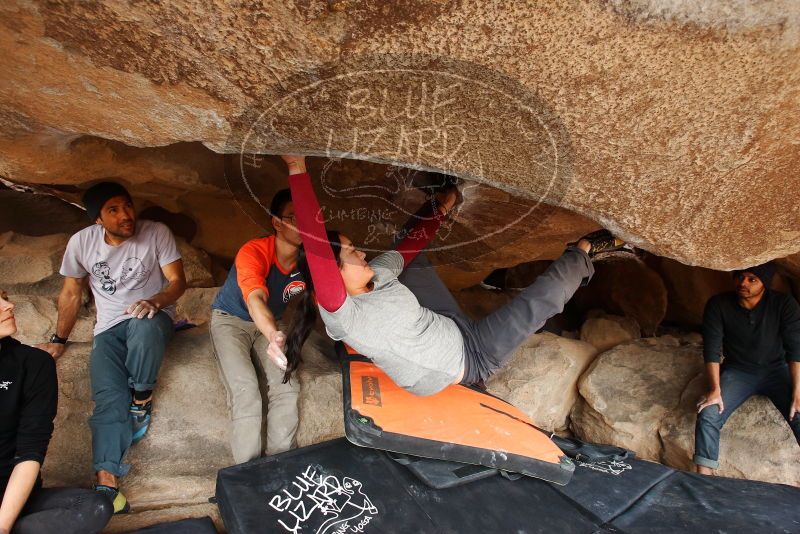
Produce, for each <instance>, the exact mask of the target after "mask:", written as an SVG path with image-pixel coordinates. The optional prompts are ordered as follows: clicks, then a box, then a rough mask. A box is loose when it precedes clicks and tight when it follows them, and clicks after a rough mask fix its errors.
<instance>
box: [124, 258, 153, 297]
mask: <svg viewBox="0 0 800 534" xmlns="http://www.w3.org/2000/svg"><path fill="white" fill-rule="evenodd" d="M148 278H150V270H149V269H146V268H145V266H144V264H143V263H142V260H140V259H139V258H128V259H126V260H125V261H124V262H122V277H121V278H120V282H121V283H122V285H123V286H125V287H126V288H128V289H131V290H133V289H140V288H142V287H144V285H145V284H146V283H147V280H148Z"/></svg>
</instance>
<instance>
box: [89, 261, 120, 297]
mask: <svg viewBox="0 0 800 534" xmlns="http://www.w3.org/2000/svg"><path fill="white" fill-rule="evenodd" d="M92 274H93V275H95V276H96V277H97V278H99V279H100V288H101V289H102V290H103V291H105V292H106V293H108V294H109V295H113V294H114V293H116V292H117V281H116V280H114V279H113V278H111V267H109V266H108V263H106V262H104V261H98V262H97V263H95V264H94V265H93V266H92Z"/></svg>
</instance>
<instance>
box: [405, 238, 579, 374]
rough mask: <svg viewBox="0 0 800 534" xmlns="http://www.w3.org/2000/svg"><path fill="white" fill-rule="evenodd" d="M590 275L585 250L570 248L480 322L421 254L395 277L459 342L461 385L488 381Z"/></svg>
mask: <svg viewBox="0 0 800 534" xmlns="http://www.w3.org/2000/svg"><path fill="white" fill-rule="evenodd" d="M593 274H594V266H592V261H591V260H590V259H589V255H588V254H586V253H585V252H584V251H582V250H580V249H578V248H574V247H570V248H568V249H567V250H566V251H565V252H564V254H563V255H562V256H561V257H560V258H559V259H557V260H556V261H554V262H553V263H552V264H551V265H550V266H549V267H548V268H547V270H546V271H545V272H544V273H542V274H541V275H539V277H538V278H536V280H534V282H533V284H531V285H530V286H528V287H527V288H525V289H524V290H523V291H522V292H520V294H519V295H517V296H516V297H514V299H513V300H512V301H511V302H509V303H508V304H506V305H505V306H503V307H502V308H500V309H499V310H497V311H495V312H494V313H492V314H490V315H489V316H487V317H485V318H483V319H481V320H480V321H473V320H471V319H469V318H468V317H467V316H466V315H465V314H464V312H463V311H462V310H461V307H460V306H459V305H458V303H457V302H456V300H455V298H453V295H452V293H450V290H449V289H447V287H446V286H445V285H444V283H443V282H442V280H441V279H440V278H439V276H438V275H437V274H436V270H435V269H434V268H433V266H432V265H431V263H430V261H429V260H428V257H427V256H426V255H425V254H424V253H421V254H419V255H418V256H417V257H416V258H415V259H414V261H413V262H411V264H410V265H408V267H406V269H405V270H404V271H403V273H402V274H401V275H400V276H399V278H398V279H399V280H400V282H402V283H403V284H404V285H405V286H406V287H407V288H408V289H410V290H411V292H412V293H414V295H415V296H416V297H417V300H418V301H419V303H420V305H422V306H424V307H426V308H428V309H429V310H431V311H434V312H436V313H439V314H441V315H444V316H445V317H450V318H451V319H453V321H455V323H456V325H458V328H459V329H460V330H461V335H462V336H463V337H464V378H463V380H462V382H463V383H464V384H475V383H477V382H479V381H481V380H487V379H488V378H489V377H490V376H491V375H492V374H494V372H495V371H497V370H498V369H500V368H501V367H502V366H503V365H505V363H506V362H507V361H508V360H509V359H510V358H511V356H512V355H513V354H514V351H515V350H516V349H517V347H519V346H520V345H521V344H522V343H523V342H524V341H525V340H526V339H527V338H528V337H529V336H530V335H531V334H533V333H535V332H536V331H537V330H539V329H540V328H541V327H542V326H544V323H545V321H547V319H549V318H550V317H552V316H554V315H556V314H558V313H561V312H562V311H563V310H564V305H565V304H566V303H567V301H569V299H570V298H572V295H573V294H575V291H577V290H578V287H580V286H581V285H586V284H587V283H588V282H589V280H590V279H591V277H592V275H593Z"/></svg>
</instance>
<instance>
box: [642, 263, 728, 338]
mask: <svg viewBox="0 0 800 534" xmlns="http://www.w3.org/2000/svg"><path fill="white" fill-rule="evenodd" d="M647 264H648V265H649V266H651V267H652V268H653V269H655V270H656V271H657V272H658V274H660V275H661V278H662V280H663V281H664V285H665V286H666V288H667V296H668V304H667V313H666V317H665V319H666V320H668V321H670V322H673V323H677V324H683V325H694V326H698V325H702V324H703V310H704V309H705V306H706V302H708V299H710V298H711V297H713V296H714V295H716V294H718V293H722V292H723V291H730V290H731V289H733V281H732V279H731V273H729V272H724V271H715V270H712V269H704V268H702V267H692V266H689V265H684V264H682V263H680V262H677V261H675V260H671V259H669V258H658V257H655V256H648V258H647Z"/></svg>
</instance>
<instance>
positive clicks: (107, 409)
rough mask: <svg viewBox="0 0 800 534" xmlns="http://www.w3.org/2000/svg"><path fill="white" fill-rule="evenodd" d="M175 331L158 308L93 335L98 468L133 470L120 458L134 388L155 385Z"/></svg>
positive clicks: (91, 365) (127, 441)
mask: <svg viewBox="0 0 800 534" xmlns="http://www.w3.org/2000/svg"><path fill="white" fill-rule="evenodd" d="M172 334H173V327H172V319H171V318H170V316H169V315H167V314H166V313H165V312H163V311H160V312H158V313H157V314H156V315H155V317H153V318H152V319H146V318H145V319H128V320H126V321H123V322H121V323H119V324H117V325H114V326H112V327H111V328H109V329H108V330H106V331H105V332H103V333H101V334H99V335H97V336H95V338H94V341H93V343H92V356H91V360H90V363H89V372H90V375H91V379H92V400H94V412H93V413H92V416H91V417H90V418H89V426H90V427H91V429H92V463H93V466H94V470H95V471H101V470H102V471H108V472H109V473H111V474H112V475H116V476H124V475H126V474H127V473H128V471H129V470H130V466H129V465H127V464H123V463H122V457H123V456H124V455H125V452H126V451H127V450H128V448H129V447H130V446H131V438H132V434H133V432H132V427H131V420H130V417H129V413H128V411H129V408H130V405H131V389H133V390H136V391H148V390H151V389H153V387H154V386H155V384H156V375H157V374H158V370H159V369H160V368H161V361H162V360H163V358H164V350H165V349H166V347H167V342H168V341H169V340H170V338H171V337H172Z"/></svg>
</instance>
